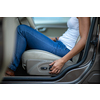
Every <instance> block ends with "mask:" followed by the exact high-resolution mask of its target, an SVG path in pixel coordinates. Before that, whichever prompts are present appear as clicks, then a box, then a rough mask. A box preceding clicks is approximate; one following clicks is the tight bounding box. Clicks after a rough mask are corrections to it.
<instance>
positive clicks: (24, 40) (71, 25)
mask: <svg viewBox="0 0 100 100" xmlns="http://www.w3.org/2000/svg"><path fill="white" fill-rule="evenodd" d="M67 26H68V30H67V31H66V32H65V33H64V34H63V35H62V36H60V37H54V38H49V37H47V36H45V35H43V34H42V33H40V32H38V31H37V30H35V29H33V28H31V27H29V26H27V25H19V26H18V27H17V30H16V32H17V42H16V50H15V54H14V58H13V61H12V63H11V65H10V66H9V68H8V69H7V71H6V75H7V76H14V71H16V69H17V67H18V65H19V63H20V60H21V56H22V54H23V52H24V51H25V50H26V47H28V48H29V49H39V50H44V51H48V52H50V53H53V54H55V55H58V56H60V57H61V58H60V59H58V60H56V61H54V62H52V63H51V64H49V65H50V66H51V65H53V66H52V68H51V69H50V72H49V73H50V74H58V73H59V72H60V70H61V69H62V67H63V66H64V64H65V63H66V62H67V61H68V60H70V59H71V58H72V57H73V56H75V55H76V54H78V53H79V52H80V51H81V50H82V49H83V48H84V46H85V44H86V41H87V36H88V32H89V28H90V18H89V17H71V18H70V19H69V20H68V22H67ZM79 35H80V37H81V39H80V40H79V41H78V43H77V44H76V45H75V43H76V40H77V38H78V36H79Z"/></svg>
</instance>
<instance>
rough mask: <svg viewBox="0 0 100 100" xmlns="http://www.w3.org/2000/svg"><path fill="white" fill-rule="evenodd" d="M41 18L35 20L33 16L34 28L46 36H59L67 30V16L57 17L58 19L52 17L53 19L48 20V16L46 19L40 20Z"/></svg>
mask: <svg viewBox="0 0 100 100" xmlns="http://www.w3.org/2000/svg"><path fill="white" fill-rule="evenodd" d="M53 18H54V17H53ZM38 19H39V18H38ZM42 19H43V18H41V19H39V20H40V21H38V22H37V21H35V20H34V18H33V20H34V22H35V26H36V29H37V30H38V31H39V32H41V33H43V34H44V35H46V36H48V37H59V36H61V35H62V34H63V33H64V32H65V31H66V30H67V21H68V19H69V18H67V17H66V18H65V17H62V18H59V19H60V20H56V19H55V18H54V19H55V21H52V20H51V19H50V20H49V18H47V19H48V20H47V21H45V20H44V21H41V20H42ZM45 19H46V18H45ZM62 19H63V20H62Z"/></svg>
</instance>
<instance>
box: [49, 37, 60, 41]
mask: <svg viewBox="0 0 100 100" xmlns="http://www.w3.org/2000/svg"><path fill="white" fill-rule="evenodd" d="M49 38H50V37H49ZM50 39H51V40H53V41H56V40H58V39H59V37H57V38H56V37H52V38H50Z"/></svg>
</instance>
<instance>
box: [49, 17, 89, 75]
mask: <svg viewBox="0 0 100 100" xmlns="http://www.w3.org/2000/svg"><path fill="white" fill-rule="evenodd" d="M78 20H79V33H80V37H81V39H80V40H79V42H78V43H77V44H76V45H75V47H74V48H73V49H72V50H71V51H70V52H69V53H68V54H66V55H65V56H64V57H62V58H61V59H58V60H56V61H54V62H53V63H51V64H50V66H51V65H53V66H52V68H51V69H50V70H51V71H50V73H51V74H58V73H59V72H60V70H61V69H62V67H63V66H64V64H65V63H66V62H67V61H68V60H69V59H71V58H72V57H73V56H75V55H76V54H78V53H79V52H80V51H81V50H82V49H83V48H84V46H85V44H86V41H87V36H88V32H89V28H90V18H89V17H79V18H78Z"/></svg>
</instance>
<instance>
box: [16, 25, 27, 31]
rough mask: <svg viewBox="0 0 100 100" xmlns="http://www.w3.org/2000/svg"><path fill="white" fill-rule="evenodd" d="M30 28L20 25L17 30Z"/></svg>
mask: <svg viewBox="0 0 100 100" xmlns="http://www.w3.org/2000/svg"><path fill="white" fill-rule="evenodd" d="M27 27H28V26H27V25H19V26H18V27H17V30H25V29H26V28H27Z"/></svg>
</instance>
